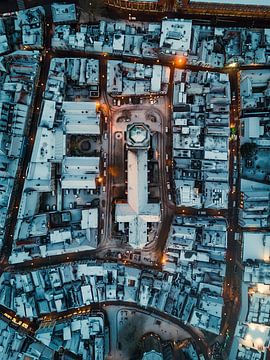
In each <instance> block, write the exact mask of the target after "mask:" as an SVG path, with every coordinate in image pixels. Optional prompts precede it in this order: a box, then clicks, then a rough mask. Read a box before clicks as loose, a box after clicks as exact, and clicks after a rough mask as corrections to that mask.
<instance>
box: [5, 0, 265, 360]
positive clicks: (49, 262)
mask: <svg viewBox="0 0 270 360" xmlns="http://www.w3.org/2000/svg"><path fill="white" fill-rule="evenodd" d="M15 3H16V2H15V1H14V4H13V2H9V3H8V4H4V3H3V4H1V5H0V11H1V12H5V11H10V10H9V9H11V8H13V9H14V8H16V4H15ZM42 3H43V2H39V4H41V5H42ZM44 3H45V1H44ZM36 4H37V1H34V0H32V1H31V0H25V5H26V7H29V6H34V5H36ZM46 4H48V2H46ZM166 6H168V9H170V11H172V10H173V9H174V6H175V5H174V2H173V1H168V2H167V5H166ZM184 11H185V13H186V14H192V16H193V15H194V14H195V15H196V14H201V12H202V9H201V8H200V6H199V5H196V7H195V6H193V7H190V8H189V7H188V8H185V10H184ZM211 11H212V12H208V11H207V9H206V10H205V12H204V14H205V15H207V16H212V15H213V14H215V16H219V13H220V9H219V8H215V9H213V10H211ZM224 14H227V12H226V11H225V13H224ZM163 15H164V14H163ZM247 15H248V14H247ZM235 16H240V13H238V12H236V13H235ZM269 17H270V13H269ZM215 19H216V18H215V17H214V18H213V19H212V20H213V21H214V20H215ZM244 21H245V20H243V23H244ZM45 27H46V29H51V28H52V23H51V21H50V20H49V18H48V19H47V22H46V24H45ZM51 36H52V33H51V31H45V33H44V43H45V47H44V49H43V51H42V61H41V63H40V74H39V76H38V81H37V83H36V91H35V97H34V101H33V104H32V109H31V115H30V118H29V127H28V133H27V138H28V141H27V143H26V148H25V156H24V157H23V159H22V160H21V162H20V165H19V168H18V173H17V181H16V184H15V187H14V190H13V193H12V197H11V201H10V208H9V215H8V220H7V223H6V234H5V243H4V245H3V248H2V252H1V261H0V271H1V273H2V272H4V271H11V272H22V271H31V270H33V269H39V268H43V267H54V266H56V265H60V264H64V263H70V262H79V261H87V260H94V259H97V260H98V261H104V260H105V261H110V262H116V261H118V262H120V263H123V264H129V265H132V266H134V267H138V268H140V269H145V268H155V269H160V270H161V268H162V267H161V260H162V255H163V251H164V248H165V246H166V241H167V238H168V233H169V231H170V226H171V223H172V221H173V217H174V216H175V215H178V216H190V215H194V216H196V215H200V216H214V217H221V218H225V219H226V220H227V223H228V238H227V254H226V262H227V269H226V278H225V282H224V292H223V296H224V304H225V306H224V309H223V323H222V331H221V333H222V335H224V338H225V337H226V335H228V336H229V337H230V338H229V340H230V341H229V342H227V348H226V349H225V350H224V354H225V356H227V355H228V352H229V348H230V345H231V342H232V339H233V335H234V330H235V326H236V323H237V319H238V313H239V310H240V306H241V281H242V270H243V269H242V265H241V253H242V244H241V239H240V240H239V239H238V238H237V236H236V234H238V233H239V232H241V231H243V230H245V231H254V230H257V229H254V228H248V229H241V228H240V227H239V223H238V207H239V202H240V192H241V190H240V178H241V173H240V168H241V166H240V164H241V158H240V139H239V137H240V133H241V132H240V116H241V108H240V97H239V86H240V77H239V74H240V71H241V70H249V69H270V65H260V66H257V65H248V66H242V67H241V66H240V67H236V68H223V69H220V68H212V67H209V66H195V65H185V66H184V69H187V70H191V71H213V72H226V73H229V76H230V84H231V94H232V102H231V108H230V127H231V128H235V129H236V137H235V138H230V143H229V187H230V192H229V197H228V209H225V210H224V209H222V210H219V209H217V210H214V209H205V210H204V213H203V214H202V210H198V209H194V208H188V207H177V206H176V205H175V203H174V200H175V199H174V194H173V191H172V190H169V189H168V185H167V184H168V183H169V184H170V189H172V188H173V169H172V121H171V118H172V106H173V105H172V99H173V76H174V69H175V68H177V67H178V66H176V65H175V64H174V62H173V60H172V59H168V58H167V59H166V58H164V56H162V55H160V56H159V58H158V59H141V58H135V57H125V61H130V62H134V61H140V62H141V63H143V64H146V65H154V64H157V63H159V64H160V65H163V66H169V67H170V82H169V88H168V93H167V94H166V95H164V96H163V98H162V99H160V100H159V103H158V104H156V105H150V104H149V102H148V100H144V101H145V102H144V103H143V104H140V105H124V106H121V107H118V106H115V105H113V103H112V98H111V97H110V96H108V94H107V62H108V60H112V59H115V60H123V57H122V56H121V55H116V54H115V55H107V56H102V55H101V54H97V53H95V54H89V53H88V54H86V53H85V52H83V51H75V50H74V51H72V52H71V51H70V50H63V51H61V50H54V49H51ZM70 56H72V57H84V58H85V57H87V58H89V57H91V58H94V59H99V60H100V89H101V93H100V97H99V98H98V101H99V104H100V106H101V111H102V117H101V119H102V124H101V126H102V128H103V129H104V128H106V131H105V130H104V131H103V140H102V142H103V150H102V151H103V152H102V154H103V160H102V161H103V163H104V152H105V153H106V154H107V159H106V164H107V165H106V166H107V171H106V176H105V175H104V169H103V174H100V175H101V176H102V184H101V186H100V189H101V190H100V191H101V197H100V200H101V201H100V203H101V213H104V221H103V223H102V224H103V227H102V229H103V234H100V237H101V241H100V243H99V244H98V247H97V249H95V250H89V251H84V252H79V251H78V252H75V253H68V254H63V255H57V256H51V257H47V258H34V259H33V260H31V261H25V262H24V263H19V264H12V265H11V264H9V261H8V259H9V257H10V255H11V252H12V245H13V236H14V230H15V227H16V222H17V215H18V209H19V206H20V201H21V196H22V192H23V186H24V179H25V177H26V173H27V168H28V164H29V162H30V160H31V155H32V151H33V145H34V142H35V136H36V130H37V125H38V121H39V116H40V109H41V108H42V100H43V97H42V95H43V91H44V89H45V84H46V80H47V75H48V71H49V66H50V61H51V59H52V58H53V57H61V58H64V57H70ZM179 67H180V66H179ZM233 94H235V95H233ZM123 110H128V111H130V112H131V113H132V114H135V113H136V116H138V118H139V116H140V115H141V116H143V115H145V113H147V112H148V111H149V110H151V111H152V112H155V113H156V114H158V116H159V119H158V121H157V123H156V124H155V125H153V124H151V123H150V122H149V126H151V130H153V132H157V149H156V151H157V152H158V154H159V156H158V169H159V177H160V178H159V189H158V190H159V194H160V203H161V208H162V210H161V222H160V224H159V226H158V229H157V234H156V237H155V239H154V240H153V241H151V242H150V243H149V244H148V245H147V246H146V248H145V250H144V251H143V256H142V259H141V260H140V261H139V262H138V261H134V260H132V259H126V258H124V257H123V254H124V253H125V252H126V251H130V250H132V249H131V247H130V245H129V244H128V243H127V242H126V241H125V239H123V238H121V237H117V236H114V235H115V234H114V231H113V229H114V221H113V210H114V206H115V205H114V203H113V202H114V199H115V198H116V197H118V195H119V194H123V189H125V182H124V181H125V180H124V177H125V171H124V167H125V157H124V151H123V148H119V146H118V144H117V141H118V140H116V139H115V132H121V133H122V136H123V134H124V132H125V128H126V125H127V124H126V123H117V118H118V117H119V114H120V112H122V111H123ZM158 116H157V118H158ZM105 117H106V118H107V120H106V124H105ZM132 122H134V119H132V121H131V123H132ZM166 128H168V130H167V131H166ZM104 133H106V134H107V135H106V139H105V137H104ZM123 139H124V136H123ZM123 146H124V141H122V147H123ZM119 149H120V150H119ZM121 149H122V150H121ZM166 154H168V157H167V158H166ZM167 169H168V170H167ZM114 171H115V172H114ZM117 171H118V172H117ZM120 171H122V173H120ZM123 180H124V181H123ZM169 195H171V196H172V197H171V199H169ZM263 231H266V230H263ZM112 253H115V254H116V256H115V255H110V254H112ZM118 254H120V257H119V258H118V257H117V255H118ZM145 257H148V258H151V261H152V262H151V263H147V262H146V261H144V258H145ZM104 305H106V306H109V305H112V304H110V303H109V302H108V303H106V304H104ZM121 306H129V307H131V308H132V309H134V308H135V309H136V311H137V307H136V306H135V305H134V304H129V303H128V304H121ZM101 307H102V305H101V304H92V305H91V306H89V307H86V310H87V309H88V310H89V311H90V310H91V309H100V308H101ZM0 310H1V312H2V313H6V314H7V315H8V316H10V317H11V318H14V317H15V316H16V314H15V313H14V312H13V311H11V310H9V309H6V308H4V307H2V308H1V309H0ZM80 310H81V309H80ZM74 311H75V310H68V311H65V312H62V313H61V314H56V313H52V314H51V316H50V321H51V320H57V319H63V318H65V316H67V315H68V314H72V313H73V314H75V312H74ZM140 311H142V312H144V313H146V314H148V315H149V312H148V311H147V310H145V309H144V310H142V309H140ZM108 312H109V311H108ZM151 315H155V316H156V317H159V316H162V317H163V318H164V319H167V320H168V321H171V322H172V323H173V324H174V326H177V327H180V328H181V331H182V333H183V334H185V336H186V335H187V334H189V336H191V337H192V338H193V340H194V341H195V342H196V344H197V346H198V348H199V351H200V352H202V353H204V354H205V356H206V358H207V357H208V352H209V348H208V345H207V343H206V341H205V340H202V339H201V338H200V337H199V336H198V334H197V333H196V332H195V331H193V330H192V328H191V327H189V326H188V325H185V324H183V323H182V322H181V321H180V320H176V319H175V318H171V317H170V316H169V315H166V314H164V313H161V312H159V311H158V310H151ZM8 316H4V317H5V319H4V320H5V321H11V318H9V317H8ZM8 319H9V320H8ZM23 321H25V323H27V324H28V326H29V327H28V330H27V331H28V332H29V333H32V332H34V330H35V326H37V323H36V322H31V321H29V320H23ZM41 321H46V320H45V319H41ZM13 323H14V321H13ZM114 325H115V326H116V322H115V321H114ZM182 329H183V330H182ZM158 330H161V328H160V329H155V331H156V332H158ZM160 335H161V334H160ZM162 335H163V336H164V338H166V336H165V334H164V333H163V334H162ZM171 336H172V334H171V333H170V337H171ZM179 336H180V335H179ZM183 338H184V336H183ZM118 342H119V340H118V341H115V343H118ZM114 355H115V354H114Z"/></svg>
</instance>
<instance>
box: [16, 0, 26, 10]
mask: <svg viewBox="0 0 270 360" xmlns="http://www.w3.org/2000/svg"><path fill="white" fill-rule="evenodd" d="M17 4H18V8H19V10H25V5H24V0H17Z"/></svg>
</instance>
